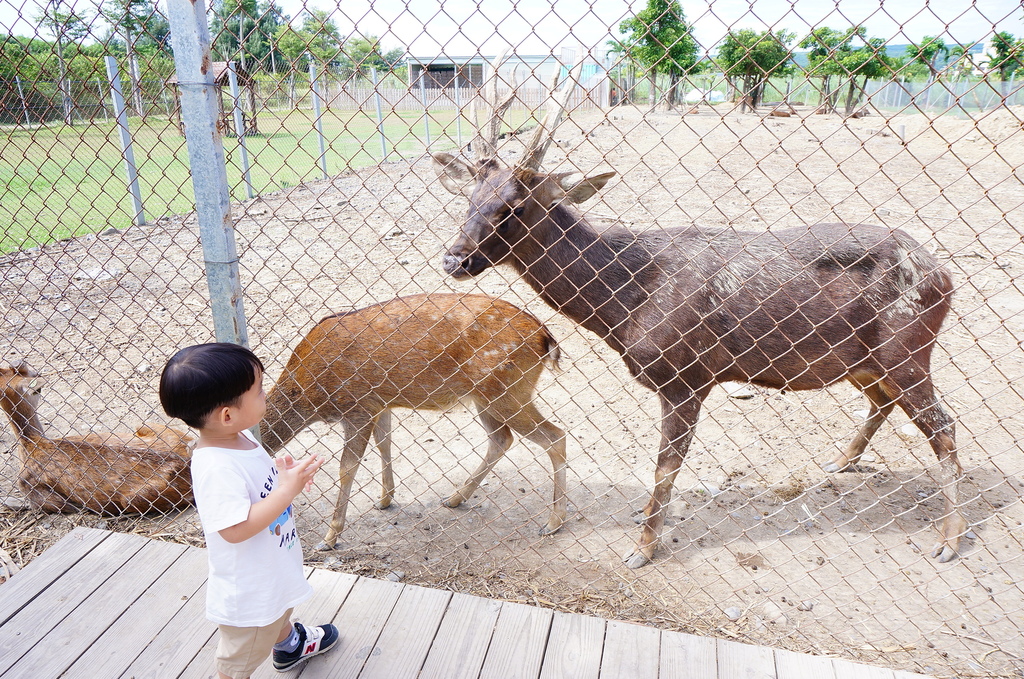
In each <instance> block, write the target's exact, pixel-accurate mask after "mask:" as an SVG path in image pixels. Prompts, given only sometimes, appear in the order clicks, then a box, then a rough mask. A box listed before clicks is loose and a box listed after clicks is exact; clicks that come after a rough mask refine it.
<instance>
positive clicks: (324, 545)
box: [316, 541, 334, 552]
mask: <svg viewBox="0 0 1024 679" xmlns="http://www.w3.org/2000/svg"><path fill="white" fill-rule="evenodd" d="M316 551H318V552H333V551H334V545H329V544H327V543H326V542H323V541H321V542H320V544H318V545H317V546H316Z"/></svg>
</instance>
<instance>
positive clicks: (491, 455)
mask: <svg viewBox="0 0 1024 679" xmlns="http://www.w3.org/2000/svg"><path fill="white" fill-rule="evenodd" d="M477 417H478V419H479V420H480V423H481V424H482V425H484V429H486V430H487V454H486V455H484V459H483V462H481V463H480V466H479V467H477V469H476V471H475V472H473V473H472V474H470V476H469V478H468V479H466V482H465V483H464V484H462V487H461V488H459V489H457V490H456V491H455V492H454V493H452V495H451V497H449V498H448V499H447V500H445V501H444V503H443V504H444V505H445V506H446V507H458V506H459V505H461V504H462V503H463V502H465V501H466V500H468V499H469V498H470V497H471V496H472V495H473V492H474V491H476V489H477V488H478V487H479V486H480V482H481V481H483V480H484V477H486V476H487V475H488V474H490V473H491V470H492V469H494V465H496V464H497V463H498V460H500V459H501V458H502V456H503V455H504V454H505V451H506V450H508V447H509V446H510V445H512V432H511V431H510V430H509V427H508V425H507V424H505V423H504V422H503V421H502V420H500V419H499V418H497V417H495V416H494V415H492V414H490V413H489V412H487V411H486V410H483V409H482V408H478V413H477Z"/></svg>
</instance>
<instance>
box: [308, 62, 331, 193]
mask: <svg viewBox="0 0 1024 679" xmlns="http://www.w3.org/2000/svg"><path fill="white" fill-rule="evenodd" d="M307 57H308V58H309V82H310V83H312V85H313V116H314V118H315V120H316V138H317V141H318V142H319V144H320V171H321V172H323V175H324V179H327V176H328V175H327V149H326V147H325V145H324V125H323V119H322V118H321V117H320V115H321V114H320V103H321V99H322V97H321V96H320V83H319V81H318V80H317V73H316V61H314V59H313V55H312V54H309V55H307Z"/></svg>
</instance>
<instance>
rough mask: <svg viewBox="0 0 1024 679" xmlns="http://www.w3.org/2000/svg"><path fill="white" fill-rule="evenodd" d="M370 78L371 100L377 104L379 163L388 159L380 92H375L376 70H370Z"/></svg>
mask: <svg viewBox="0 0 1024 679" xmlns="http://www.w3.org/2000/svg"><path fill="white" fill-rule="evenodd" d="M370 78H371V79H372V80H373V98H374V101H376V103H377V132H378V134H380V162H382V163H383V162H384V161H385V160H387V158H388V144H387V137H385V136H384V111H383V107H382V106H381V102H380V92H378V91H377V69H376V68H371V69H370Z"/></svg>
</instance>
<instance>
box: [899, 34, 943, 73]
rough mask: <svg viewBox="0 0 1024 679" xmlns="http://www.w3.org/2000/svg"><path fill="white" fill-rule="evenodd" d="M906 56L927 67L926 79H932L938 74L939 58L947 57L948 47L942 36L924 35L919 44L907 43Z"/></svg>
mask: <svg viewBox="0 0 1024 679" xmlns="http://www.w3.org/2000/svg"><path fill="white" fill-rule="evenodd" d="M907 56H908V57H910V58H911V59H912V60H913V61H916V62H917V63H919V64H924V65H925V66H927V67H928V73H929V76H928V80H929V81H934V80H935V79H936V78H937V77H938V75H939V59H940V58H943V59H945V58H947V57H949V48H948V47H946V43H945V41H944V40H943V39H942V38H936V37H934V36H931V35H926V36H924V38H922V39H921V44H919V45H918V44H915V43H911V44H909V45H907Z"/></svg>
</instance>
